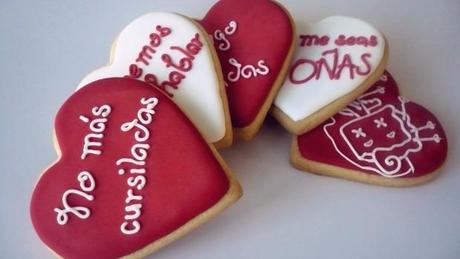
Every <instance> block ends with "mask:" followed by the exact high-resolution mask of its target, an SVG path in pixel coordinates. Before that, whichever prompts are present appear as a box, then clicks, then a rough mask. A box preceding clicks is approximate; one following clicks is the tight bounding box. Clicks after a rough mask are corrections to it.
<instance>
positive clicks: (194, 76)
mask: <svg viewBox="0 0 460 259" xmlns="http://www.w3.org/2000/svg"><path fill="white" fill-rule="evenodd" d="M158 25H160V26H162V27H163V28H166V27H167V28H170V29H171V33H170V34H169V35H166V36H164V37H161V44H160V45H159V46H158V47H155V48H149V50H147V52H146V54H147V55H146V56H150V57H151V58H145V60H144V61H146V60H147V59H148V60H147V61H148V65H146V64H145V63H143V62H142V61H138V62H136V59H138V57H139V53H140V52H141V51H142V50H143V48H144V47H145V46H146V45H148V44H149V43H150V41H151V38H149V36H150V35H151V34H152V33H155V32H157V30H156V26H158ZM196 34H198V35H199V39H200V41H201V43H202V44H203V47H202V49H201V50H200V52H199V53H198V54H197V55H196V56H194V58H193V61H192V68H191V69H190V70H189V71H187V72H184V73H182V74H183V75H185V78H184V79H183V80H182V81H181V82H180V84H179V85H178V88H177V89H169V87H168V88H167V90H168V92H171V93H172V94H173V97H172V99H173V101H174V102H175V103H176V104H178V105H179V107H180V108H181V109H182V110H183V111H184V112H185V113H186V114H187V115H188V116H189V117H190V119H191V120H192V121H193V122H194V124H195V125H196V126H197V127H198V128H199V130H200V131H201V132H202V133H203V134H204V137H205V138H206V139H207V140H208V141H209V142H211V143H213V142H217V141H219V140H220V139H222V138H223V137H224V136H225V132H226V128H225V113H224V107H223V102H222V100H221V96H220V84H221V83H220V82H219V78H218V76H217V74H218V73H217V71H216V67H215V65H214V60H213V57H212V54H211V52H210V50H209V49H210V48H211V46H209V44H208V42H207V41H206V38H207V37H208V35H207V34H204V33H202V31H201V30H200V29H199V28H198V27H197V26H196V25H195V24H194V23H193V22H192V21H190V20H189V19H187V18H185V17H183V16H181V15H178V14H174V13H150V14H146V15H144V16H141V17H139V18H137V19H136V20H134V21H133V22H131V23H130V24H129V25H128V26H127V27H126V28H125V29H124V30H123V31H122V32H121V33H120V35H119V36H118V38H117V41H116V45H115V49H114V51H113V56H112V62H111V64H110V65H109V66H108V67H103V68H100V69H98V70H96V71H93V72H92V73H90V74H89V75H87V76H86V77H85V78H84V79H83V80H82V81H81V83H80V85H79V86H78V88H81V87H83V86H85V85H87V84H88V83H90V82H93V81H96V80H98V79H102V78H107V77H122V76H126V75H128V74H129V66H130V65H131V64H136V65H138V66H139V68H141V69H142V70H143V75H145V74H148V73H152V74H154V75H155V76H156V77H157V80H158V82H163V81H166V80H168V79H169V78H168V76H169V74H170V72H172V71H176V69H175V68H173V67H171V66H170V67H167V66H166V64H165V62H164V61H163V60H162V55H163V54H168V55H170V57H171V58H172V59H173V60H174V62H175V63H178V62H179V61H180V60H181V59H182V58H183V57H184V54H183V53H181V52H180V51H179V50H177V49H176V50H174V49H173V50H172V49H170V47H171V46H179V47H185V46H186V45H187V44H188V43H189V42H190V41H191V40H192V39H193V38H195V36H196ZM152 50H153V51H154V52H153V51H152ZM139 79H140V80H141V79H143V76H142V77H140V78H139Z"/></svg>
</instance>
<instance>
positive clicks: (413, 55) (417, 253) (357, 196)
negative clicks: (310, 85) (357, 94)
mask: <svg viewBox="0 0 460 259" xmlns="http://www.w3.org/2000/svg"><path fill="white" fill-rule="evenodd" d="M213 2H214V1H213V0H203V1H179V0H176V1H173V0H168V1H166V0H163V1H159V0H144V1H111V0H104V1H90V0H85V1H70V0H66V1H25V0H14V1H13V0H9V1H8V0H5V1H2V2H1V3H0V33H1V37H0V93H1V94H0V96H1V100H0V114H1V118H0V136H1V138H0V140H1V142H0V161H1V163H0V172H1V173H2V175H3V177H2V178H3V179H2V181H0V206H1V209H0V211H1V213H0V258H52V257H53V255H52V254H51V253H50V252H49V251H48V249H47V248H46V247H45V246H44V245H43V244H42V243H41V241H40V240H39V239H38V237H37V235H36V234H35V232H34V230H33V227H32V225H31V223H30V219H29V209H28V207H29V201H30V194H31V192H32V188H33V185H34V183H35V181H36V179H37V177H38V176H39V174H40V172H41V171H42V169H44V168H45V167H46V166H47V165H48V164H49V163H51V162H52V161H54V160H55V158H56V154H55V151H54V148H53V144H52V139H51V137H52V130H53V120H54V115H55V113H56V112H57V110H58V109H59V106H60V105H61V104H62V103H63V102H64V100H65V99H66V98H67V97H68V96H69V95H71V94H72V92H73V91H74V89H75V87H76V85H77V84H78V82H79V80H80V79H81V78H82V77H83V76H84V75H85V74H86V73H87V72H89V71H91V70H92V69H94V68H97V67H99V66H101V65H103V64H105V63H106V62H107V58H108V55H109V48H110V45H111V42H112V40H113V39H114V37H115V36H116V34H117V33H118V32H119V31H120V30H121V29H122V28H123V26H124V25H126V24H127V23H128V22H130V21H131V20H133V19H134V18H136V17H138V16H140V15H142V14H144V13H147V12H150V11H175V12H179V13H183V14H186V15H189V16H193V17H202V16H203V15H204V14H205V12H206V11H207V9H208V7H210V5H211V4H212V3H213ZM282 2H283V3H284V4H285V5H286V7H287V8H288V9H290V10H291V12H292V14H293V16H294V17H295V19H296V20H297V21H300V22H302V21H303V22H314V21H316V20H319V19H321V18H323V17H326V16H329V15H334V14H341V15H349V16H355V17H358V18H362V19H364V20H367V21H369V22H370V23H372V24H374V25H375V26H376V27H378V28H380V29H381V30H382V31H383V32H384V33H385V35H386V36H387V38H388V40H389V44H390V62H389V69H390V71H391V72H392V73H393V75H394V76H395V78H396V80H397V81H398V82H399V84H400V86H401V88H402V92H403V93H404V94H405V95H406V96H408V97H409V98H410V99H412V100H414V101H417V102H419V103H421V104H423V105H425V106H426V107H429V108H430V109H431V110H432V111H433V112H434V113H435V114H436V115H438V117H439V119H440V121H441V122H442V123H443V125H444V128H445V130H446V132H447V135H448V137H449V145H450V146H449V148H450V151H449V156H448V159H447V163H446V164H445V166H444V168H443V173H442V175H441V176H440V177H439V178H438V179H436V180H435V181H434V182H431V183H428V184H426V185H422V186H419V187H413V188H384V187H376V186H371V185H365V184H360V183H354V182H348V181H345V180H339V179H333V178H327V177H321V176H316V175H313V174H308V173H302V172H300V171H297V170H295V169H293V168H292V167H291V166H290V165H289V162H288V157H289V154H288V151H289V145H290V136H289V135H288V134H287V133H286V132H285V131H284V130H283V129H282V128H281V127H280V126H278V125H277V123H276V122H275V121H274V120H273V119H269V120H268V121H267V123H266V125H265V126H264V127H263V129H262V131H261V132H260V134H259V136H258V137H257V138H255V139H254V140H253V141H251V142H248V143H240V144H237V145H235V146H234V147H232V148H230V149H228V150H225V151H224V152H222V153H223V156H224V158H225V159H226V161H227V162H228V163H229V164H230V166H231V167H232V169H233V170H234V172H235V173H236V175H237V176H238V177H239V179H240V181H241V184H242V186H243V188H244V191H245V194H244V196H243V198H242V199H241V200H240V201H239V202H238V203H237V204H235V205H234V206H232V207H231V208H230V209H228V210H226V211H225V212H224V213H223V214H221V215H220V216H218V217H217V218H215V219H214V220H212V221H210V222H208V223H206V224H205V225H203V226H202V227H200V228H199V229H198V230H196V231H194V232H192V233H191V234H189V235H187V236H186V237H185V238H182V239H181V240H179V241H177V242H175V243H174V244H172V245H170V246H169V247H167V248H165V249H163V250H161V251H160V252H158V253H157V254H156V255H155V256H154V257H155V258H162V259H166V258H188V259H193V258H197V259H202V258H213V259H214V258H232V259H233V258H248V259H253V258H263V259H270V258H405V259H406V258H418V259H419V258H437V259H441V258H460V157H459V148H460V146H459V138H458V136H457V134H460V131H459V130H458V129H459V128H460V121H459V117H460V116H459V108H460V105H459V104H458V103H457V102H458V100H459V99H460V85H459V84H458V79H457V78H458V77H459V74H460V18H459V17H460V2H459V1H456V0H452V1H448V0H445V1H430V0H424V1H397V0H391V1H382V0H379V1H378V0H366V1H364V0H363V1H358V0H352V1H333V0H322V1H319V0H318V1H305V0H304V1H302V0H299V1H296V0H285V1H282ZM107 6H110V7H109V8H107ZM428 159H429V158H428Z"/></svg>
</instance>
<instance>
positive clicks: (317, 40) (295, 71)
mask: <svg viewBox="0 0 460 259" xmlns="http://www.w3.org/2000/svg"><path fill="white" fill-rule="evenodd" d="M299 30H300V31H301V32H300V34H299V38H298V48H297V51H296V53H295V54H294V59H293V63H292V65H291V66H290V68H289V71H288V75H287V77H286V81H285V82H284V85H283V86H282V87H281V90H280V91H279V93H278V96H277V97H276V99H275V105H274V108H273V115H274V117H275V118H276V119H277V120H278V121H279V122H280V123H281V124H282V125H283V126H284V127H285V128H286V129H287V130H288V131H289V132H291V133H293V134H296V135H299V134H302V133H304V132H307V131H308V130H310V129H313V128H314V127H316V126H318V125H319V124H321V123H322V122H324V121H325V120H327V119H328V118H329V117H331V116H332V115H334V114H335V113H337V112H338V111H339V110H340V109H342V108H343V107H345V106H346V105H347V104H349V103H350V102H352V101H353V100H354V99H356V98H357V97H358V96H359V95H360V94H362V93H363V92H365V91H366V90H367V89H368V88H369V87H371V85H372V84H373V83H375V82H376V81H377V80H378V79H379V77H380V76H381V75H382V73H383V71H384V69H385V67H386V63H387V57H388V50H387V49H388V47H387V44H386V42H385V38H384V36H383V35H382V33H380V32H379V31H378V30H377V29H376V28H374V27H373V26H372V25H370V24H368V23H366V22H364V21H361V20H358V19H355V18H350V17H342V16H333V17H329V18H326V19H324V20H321V21H320V22H318V23H316V24H314V25H311V26H306V27H305V28H302V29H299Z"/></svg>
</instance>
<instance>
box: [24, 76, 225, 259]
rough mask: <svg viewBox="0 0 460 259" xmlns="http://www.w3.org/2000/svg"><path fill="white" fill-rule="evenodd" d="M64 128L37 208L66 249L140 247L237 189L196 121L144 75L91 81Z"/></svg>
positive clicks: (63, 114)
mask: <svg viewBox="0 0 460 259" xmlns="http://www.w3.org/2000/svg"><path fill="white" fill-rule="evenodd" d="M55 130H56V137H57V140H58V143H59V147H60V150H61V152H62V156H61V158H60V159H59V161H57V162H56V163H55V164H54V165H53V166H51V167H50V168H49V169H47V170H46V171H45V173H44V174H43V175H42V176H41V178H40V180H39V181H38V183H37V185H36V187H35V190H34V192H33V196H32V200H31V207H30V209H31V217H32V222H33V225H34V227H35V229H36V231H37V233H38V235H39V236H40V238H41V239H42V240H43V241H44V242H45V243H46V244H47V245H48V246H49V247H50V248H51V249H53V250H54V251H55V252H56V253H57V254H59V255H60V256H63V257H65V258H118V257H121V256H125V255H128V254H131V253H133V252H135V251H137V250H139V249H141V248H143V247H145V246H146V245H148V244H150V243H152V242H154V241H156V240H158V239H160V238H162V237H164V236H166V235H167V234H169V233H171V232H172V231H174V230H176V229H178V228H179V227H181V226H183V225H184V224H186V223H187V222H188V221H189V220H191V219H193V218H195V217H196V216H198V215H199V214H201V213H202V212H204V211H206V210H207V209H209V208H210V207H212V206H213V205H215V204H216V203H217V202H218V201H219V200H220V199H221V198H222V197H223V196H224V195H225V193H226V192H227V190H228V189H229V182H228V179H227V177H226V174H225V172H224V170H223V169H222V167H221V165H220V163H219V162H218V161H217V159H216V158H215V156H214V154H213V152H212V151H211V150H210V148H209V146H208V144H206V142H205V140H204V139H203V138H202V136H201V135H200V134H199V132H198V131H197V130H196V129H195V127H194V126H193V125H192V123H191V122H190V121H189V120H188V119H187V117H186V116H185V115H184V114H183V113H182V112H181V111H180V110H179V108H178V107H177V106H176V105H175V104H174V103H172V101H171V100H169V98H167V97H166V96H165V95H164V94H162V93H160V92H159V90H156V89H152V88H151V87H149V86H148V85H147V84H145V83H143V82H140V81H137V80H132V79H123V78H112V79H104V80H99V81H96V82H94V83H91V84H90V85H88V86H85V87H83V88H82V89H80V90H79V91H77V92H76V93H75V94H74V95H72V96H71V97H70V98H69V99H68V100H67V101H66V102H65V103H64V105H63V106H62V107H61V109H60V110H59V112H58V114H57V117H56V123H55ZM72 210H73V211H72ZM122 230H123V231H124V232H125V233H124V232H123V231H122Z"/></svg>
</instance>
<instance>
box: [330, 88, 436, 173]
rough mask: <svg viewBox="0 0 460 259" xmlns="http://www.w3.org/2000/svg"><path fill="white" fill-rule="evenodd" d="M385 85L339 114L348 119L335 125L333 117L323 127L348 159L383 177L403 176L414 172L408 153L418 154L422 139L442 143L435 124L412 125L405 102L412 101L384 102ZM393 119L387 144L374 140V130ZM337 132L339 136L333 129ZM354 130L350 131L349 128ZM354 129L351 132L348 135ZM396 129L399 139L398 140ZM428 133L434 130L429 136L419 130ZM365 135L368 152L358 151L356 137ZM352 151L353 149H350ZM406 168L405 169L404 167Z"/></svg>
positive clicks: (336, 147) (334, 144)
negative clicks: (370, 121)
mask: <svg viewBox="0 0 460 259" xmlns="http://www.w3.org/2000/svg"><path fill="white" fill-rule="evenodd" d="M384 92H385V88H383V87H379V88H377V89H376V90H374V91H371V92H368V93H365V94H364V95H362V96H361V97H359V98H358V99H357V100H355V101H353V103H351V104H350V105H348V106H347V107H346V108H344V109H343V110H342V111H341V112H339V114H340V116H345V117H346V118H349V121H347V122H346V123H343V124H341V125H340V127H339V125H337V124H336V122H337V121H336V119H335V117H332V118H331V119H330V120H329V121H328V122H327V123H326V124H325V125H324V126H323V130H324V133H325V134H326V135H327V137H328V138H329V139H330V140H331V142H332V144H333V146H334V148H335V150H336V151H337V153H338V154H339V155H340V156H341V157H343V158H344V159H345V160H347V161H348V162H350V163H352V164H353V165H355V166H357V167H358V168H361V169H363V170H368V171H372V172H375V173H378V174H380V175H382V176H384V177H389V178H395V177H401V176H404V175H407V174H410V173H413V172H414V171H415V166H414V165H413V163H412V161H411V160H410V157H409V155H410V154H412V153H417V152H419V151H420V150H422V148H423V142H435V143H439V142H440V141H441V138H440V137H439V135H438V134H437V133H436V125H435V124H434V123H433V122H431V121H427V122H426V124H425V125H424V126H421V127H416V126H415V125H414V124H412V121H411V117H410V115H409V114H408V113H407V112H406V105H407V103H409V100H407V99H406V98H403V97H399V98H398V99H399V102H400V105H392V104H384V103H383V102H382V100H381V99H380V96H381V95H382V94H384ZM375 117H376V118H377V119H374V120H373V122H374V125H373V128H372V127H371V128H369V129H367V130H368V131H369V132H368V133H370V134H366V132H365V130H364V129H363V128H362V127H357V126H360V125H364V124H365V123H363V122H365V121H366V120H368V118H375ZM386 121H388V122H389V121H393V122H394V123H393V124H394V125H397V126H393V127H394V128H392V131H389V132H388V133H387V134H385V136H386V137H387V138H388V140H389V141H387V143H388V144H387V145H386V146H382V145H379V144H378V143H380V142H384V140H383V139H373V138H372V136H368V135H372V134H371V133H372V132H371V131H379V130H380V131H384V132H386V131H388V130H387V129H386V128H387V127H389V126H388V122H386ZM337 127H339V128H338V132H339V133H340V134H339V135H340V136H336V135H335V134H332V133H331V132H333V131H334V132H336V131H337ZM350 129H351V131H350ZM347 132H351V133H352V134H347ZM396 132H397V133H398V136H399V137H398V139H395V135H396ZM421 132H424V135H427V134H428V133H430V132H431V134H432V135H431V136H430V137H420V133H421ZM359 138H362V139H364V140H365V142H364V143H363V146H364V147H366V149H365V151H359V149H360V147H358V146H356V145H358V144H356V143H355V142H354V140H355V139H359ZM339 143H345V144H346V147H347V148H345V149H346V150H342V149H341V148H340V147H341V145H339ZM350 151H351V152H350ZM379 153H380V154H386V156H385V157H383V158H382V157H381V158H379V157H378V154H379ZM403 167H404V169H403Z"/></svg>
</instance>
